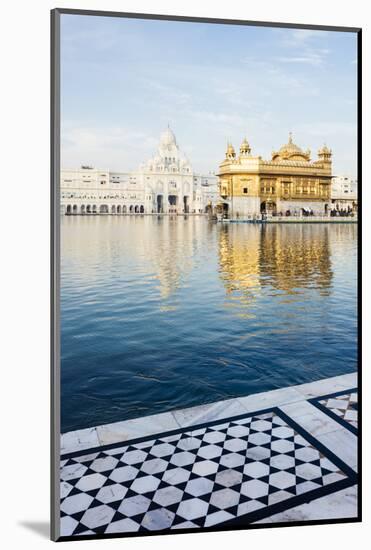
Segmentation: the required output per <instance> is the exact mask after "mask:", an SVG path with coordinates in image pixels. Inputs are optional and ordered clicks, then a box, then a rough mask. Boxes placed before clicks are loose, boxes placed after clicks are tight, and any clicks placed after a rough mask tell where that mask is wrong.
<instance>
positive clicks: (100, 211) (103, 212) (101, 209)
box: [99, 204, 108, 214]
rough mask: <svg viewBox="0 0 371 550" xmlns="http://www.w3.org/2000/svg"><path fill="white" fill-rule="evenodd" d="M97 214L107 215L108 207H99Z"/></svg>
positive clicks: (102, 205) (103, 205)
mask: <svg viewBox="0 0 371 550" xmlns="http://www.w3.org/2000/svg"><path fill="white" fill-rule="evenodd" d="M99 214H108V206H107V205H106V204H101V205H100V207H99Z"/></svg>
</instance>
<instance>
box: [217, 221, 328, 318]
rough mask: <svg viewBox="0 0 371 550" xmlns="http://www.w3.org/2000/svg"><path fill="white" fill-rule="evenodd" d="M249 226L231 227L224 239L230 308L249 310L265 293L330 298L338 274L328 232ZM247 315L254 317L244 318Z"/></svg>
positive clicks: (298, 227)
mask: <svg viewBox="0 0 371 550" xmlns="http://www.w3.org/2000/svg"><path fill="white" fill-rule="evenodd" d="M246 225H248V227H246V226H245V227H244V226H243V225H242V224H241V225H237V224H236V225H234V224H228V225H227V224H226V225H224V226H223V227H221V230H220V233H219V262H220V277H221V279H222V280H223V283H224V286H225V288H226V292H227V297H228V301H229V304H228V305H229V307H233V306H236V307H241V306H243V307H245V308H248V307H249V306H251V305H252V304H253V303H254V301H255V299H256V297H257V296H258V294H260V293H261V291H262V289H263V288H265V289H267V288H271V289H272V291H273V292H275V293H277V291H279V293H281V294H283V295H284V296H286V297H292V296H294V295H296V294H300V293H302V292H303V289H307V288H316V289H317V290H318V291H319V292H320V293H321V294H326V293H328V292H329V289H330V288H331V283H332V278H333V272H332V267H331V249H330V244H329V227H328V226H323V225H321V226H320V225H304V224H303V225H300V224H295V225H282V226H277V225H273V224H272V225H267V226H260V225H259V226H255V225H250V224H246ZM331 229H332V228H331ZM246 315H247V316H248V311H246V312H245V314H242V313H241V314H240V316H246Z"/></svg>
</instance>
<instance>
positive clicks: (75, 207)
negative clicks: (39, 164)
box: [61, 127, 219, 214]
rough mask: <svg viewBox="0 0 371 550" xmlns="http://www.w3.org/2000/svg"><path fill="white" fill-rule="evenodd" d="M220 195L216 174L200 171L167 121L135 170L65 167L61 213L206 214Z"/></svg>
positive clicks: (62, 176)
mask: <svg viewBox="0 0 371 550" xmlns="http://www.w3.org/2000/svg"><path fill="white" fill-rule="evenodd" d="M218 200H219V193H218V180H217V176H215V175H214V174H211V173H210V174H209V175H203V174H196V173H195V172H194V171H193V168H192V165H191V163H190V162H189V160H188V159H187V157H186V156H185V155H184V153H182V151H181V150H180V148H179V146H178V144H177V141H176V138H175V135H174V133H173V132H172V131H171V129H170V128H169V127H168V128H167V129H166V130H165V131H164V132H163V133H162V134H161V137H160V143H159V146H158V150H157V153H156V154H155V155H154V156H153V157H152V158H151V159H150V160H148V161H147V162H145V163H143V164H142V165H141V166H140V167H139V170H138V171H137V172H128V173H127V172H111V171H110V170H108V169H96V168H92V167H90V166H81V168H79V169H73V170H67V169H62V170H61V212H62V213H63V214H95V213H96V214H187V213H189V214H202V213H204V212H205V211H206V210H207V207H208V205H209V204H212V205H213V206H214V205H215V204H216V203H217V202H218Z"/></svg>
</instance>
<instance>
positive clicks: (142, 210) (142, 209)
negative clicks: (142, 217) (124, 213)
mask: <svg viewBox="0 0 371 550" xmlns="http://www.w3.org/2000/svg"><path fill="white" fill-rule="evenodd" d="M139 212H140V213H141V214H144V206H143V204H141V206H140V209H139Z"/></svg>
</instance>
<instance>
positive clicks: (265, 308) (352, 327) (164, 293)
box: [61, 216, 357, 432]
mask: <svg viewBox="0 0 371 550" xmlns="http://www.w3.org/2000/svg"><path fill="white" fill-rule="evenodd" d="M61 238H62V243H61V256H62V260H61V331H62V344H61V354H62V369H61V383H62V390H61V391H62V432H65V431H69V430H74V429H78V428H85V427H88V426H94V425H99V424H105V423H108V422H116V421H119V420H124V419H128V418H134V417H137V416H144V415H148V414H154V413H157V412H163V411H166V410H171V409H176V408H180V407H186V406H192V405H198V404H201V403H207V402H212V401H216V400H220V399H227V398H229V397H236V396H239V395H246V394H250V393H256V392H260V391H266V390H271V389H274V388H279V387H283V386H288V385H292V384H300V383H303V382H307V381H311V380H317V379H320V378H325V377H328V376H335V375H338V374H343V373H346V372H351V371H354V370H355V369H356V292H357V288H356V263H357V259H356V252H357V250H356V247H357V240H356V239H357V226H356V225H353V224H349V225H348V224H335V225H329V224H328V225H325V224H319V225H314V224H311V225H304V224H303V225H300V224H296V225H283V226H276V225H267V226H261V225H252V224H230V225H229V224H214V223H210V222H208V220H207V219H205V218H199V217H190V218H188V219H183V218H180V217H178V218H174V219H170V218H168V217H164V218H162V219H157V218H156V217H150V216H148V217H140V216H136V217H125V216H123V217H109V216H107V217H63V218H62V219H61Z"/></svg>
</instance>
